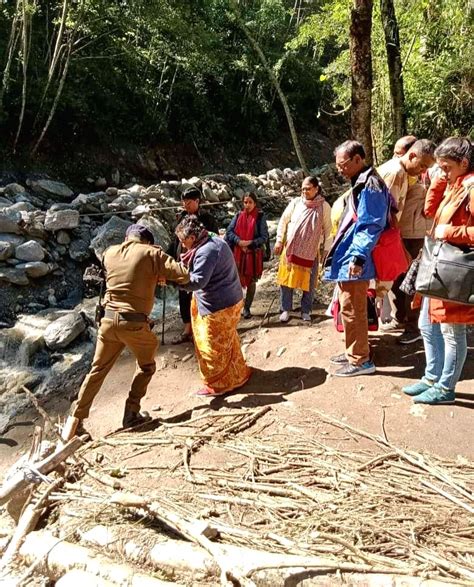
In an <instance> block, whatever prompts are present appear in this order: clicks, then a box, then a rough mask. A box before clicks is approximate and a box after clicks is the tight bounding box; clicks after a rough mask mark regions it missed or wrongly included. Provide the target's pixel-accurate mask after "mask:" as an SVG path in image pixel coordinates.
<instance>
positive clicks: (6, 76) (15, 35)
mask: <svg viewBox="0 0 474 587" xmlns="http://www.w3.org/2000/svg"><path fill="white" fill-rule="evenodd" d="M21 2H22V0H17V2H16V6H15V14H14V15H13V18H12V23H11V28H10V37H9V39H8V46H7V60H6V62H5V67H4V69H3V76H2V87H1V88H0V111H1V110H2V109H3V96H4V95H5V92H6V91H7V89H8V84H9V82H10V69H11V66H12V62H13V56H14V54H15V50H16V46H17V43H18V39H19V36H20V32H21V31H20V22H21Z"/></svg>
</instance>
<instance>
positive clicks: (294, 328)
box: [0, 270, 474, 469]
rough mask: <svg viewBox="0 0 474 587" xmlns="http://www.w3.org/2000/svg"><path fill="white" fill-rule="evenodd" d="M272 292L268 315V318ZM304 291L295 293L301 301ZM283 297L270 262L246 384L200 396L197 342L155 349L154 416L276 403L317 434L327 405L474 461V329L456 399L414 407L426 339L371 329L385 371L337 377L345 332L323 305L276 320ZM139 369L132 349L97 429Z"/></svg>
mask: <svg viewBox="0 0 474 587" xmlns="http://www.w3.org/2000/svg"><path fill="white" fill-rule="evenodd" d="M272 299H273V304H272V306H271V311H270V313H269V316H270V319H269V321H268V320H267V321H265V323H264V324H263V325H262V324H261V322H262V318H263V316H264V315H265V312H266V311H267V309H268V307H269V306H270V304H271V301H272ZM298 303H299V296H298V295H296V296H295V307H296V306H298ZM278 309H279V308H278V299H277V298H276V287H275V285H274V273H273V271H272V270H271V271H270V273H269V274H268V275H267V277H266V279H264V281H263V283H262V284H261V285H260V286H259V289H258V291H257V297H256V300H255V303H254V307H253V309H252V311H253V314H254V317H253V318H252V319H250V320H242V321H241V322H240V325H239V332H240V334H241V337H242V342H243V345H244V350H245V354H246V357H247V359H248V362H249V364H250V365H251V366H252V367H253V369H254V373H253V376H252V378H251V379H250V381H249V383H248V384H247V385H245V386H244V387H243V388H241V389H240V390H239V391H238V392H235V393H231V394H228V395H226V396H225V397H222V398H214V399H211V400H209V399H206V398H199V397H195V396H193V392H194V391H196V390H197V389H199V387H200V386H201V381H200V378H199V372H198V368H197V363H196V360H195V358H194V355H193V346H192V344H183V345H179V346H173V345H170V344H165V346H163V347H161V348H160V349H159V350H158V353H157V372H156V374H155V377H154V379H153V380H152V383H151V384H150V386H149V390H148V393H147V396H146V398H145V399H144V401H143V404H142V407H143V408H144V409H145V410H148V411H149V412H150V414H151V415H152V416H153V417H163V418H167V417H170V416H175V415H183V417H184V415H185V414H187V413H191V411H192V410H196V409H199V408H201V407H203V406H208V407H210V408H211V409H219V408H220V407H226V408H239V407H255V406H264V405H270V406H271V408H272V413H273V416H274V417H276V418H277V419H278V421H279V423H280V424H283V425H284V426H285V427H286V428H287V429H288V430H289V431H292V430H294V431H295V432H296V433H298V434H302V435H304V434H305V433H309V434H311V433H314V430H313V429H312V428H311V425H310V424H311V412H312V411H313V410H320V411H322V412H324V413H326V414H329V415H332V416H335V417H337V418H339V419H344V421H346V422H347V423H350V424H351V425H353V426H355V427H357V428H360V429H364V430H366V431H368V432H371V433H375V434H381V433H382V426H383V427H384V429H385V432H386V434H387V437H388V439H389V440H390V442H392V443H394V444H396V445H398V446H400V447H406V448H411V449H414V450H420V451H427V452H430V453H433V454H436V455H439V456H442V457H451V458H456V456H457V455H463V456H465V457H467V458H469V459H474V443H473V442H472V415H473V412H472V411H471V410H472V408H474V385H473V378H474V361H473V344H472V343H473V340H472V339H473V336H472V332H471V333H470V337H469V338H470V348H469V354H468V358H467V361H466V365H465V368H464V372H463V380H462V381H461V382H460V383H459V386H458V389H457V399H456V403H455V405H451V406H436V407H435V406H425V407H421V406H415V405H414V404H413V402H412V400H411V399H410V398H408V397H406V396H405V395H404V394H403V393H402V392H401V387H403V386H404V385H406V384H408V383H410V382H413V381H415V380H416V379H418V378H419V377H420V376H421V375H422V372H423V368H424V353H423V347H422V344H421V343H416V344H414V345H410V346H408V347H402V346H400V345H398V344H397V343H396V340H395V339H396V337H395V336H394V335H391V334H382V333H374V334H371V342H372V344H373V347H374V350H375V362H376V364H377V373H376V374H375V375H371V376H362V377H355V378H349V379H341V378H337V377H333V376H332V375H331V373H332V372H333V371H334V368H333V366H331V365H330V363H329V358H330V357H331V356H332V355H334V354H338V353H340V352H342V351H343V342H342V337H341V335H340V334H338V333H337V332H336V331H335V329H334V327H333V324H332V321H331V320H330V319H328V318H327V317H325V316H324V309H325V307H324V305H323V304H318V303H315V305H314V312H313V321H312V323H311V325H309V324H306V323H303V322H302V321H301V319H300V317H299V311H295V312H294V314H293V316H292V318H291V321H290V322H289V323H288V324H287V325H282V324H280V323H279V321H278V314H279V312H278ZM178 329H179V322H176V323H175V324H174V327H173V330H170V331H168V332H167V334H166V342H168V341H170V340H171V338H172V337H173V335H174V334H175V333H177V332H178ZM133 371H134V361H133V357H131V356H130V355H128V354H126V353H124V355H123V356H122V357H121V359H120V360H119V362H118V363H117V365H116V367H115V368H114V369H113V370H112V372H111V373H110V374H109V376H108V378H107V380H106V381H105V384H104V386H103V388H102V390H101V392H100V393H99V395H98V397H97V398H96V401H95V403H94V406H93V409H92V412H91V416H90V418H89V420H88V421H87V422H86V424H87V428H88V429H89V430H90V432H91V433H92V435H93V437H97V436H102V435H104V434H107V433H109V432H111V431H113V430H114V429H116V428H118V427H119V426H120V422H121V418H122V413H123V405H124V401H125V397H126V394H127V390H128V385H129V381H130V380H131V377H132V374H133ZM69 399H70V398H61V397H58V398H54V399H52V400H49V401H48V402H47V403H46V404H45V408H46V409H47V410H48V412H49V413H50V414H51V415H52V416H56V415H58V414H59V415H63V414H65V413H66V412H67V409H68V407H69ZM40 421H41V419H40V418H39V417H38V415H37V414H36V413H35V412H34V411H31V412H27V413H25V414H24V415H23V416H22V417H21V418H17V419H16V421H15V422H14V423H13V425H12V426H11V427H10V429H9V430H8V431H7V433H6V434H5V435H4V436H3V437H1V438H0V468H1V469H5V468H6V467H8V466H9V465H10V464H12V463H13V462H14V461H16V460H17V459H18V457H19V456H20V454H21V453H22V452H24V450H25V448H28V447H29V443H30V437H31V435H32V431H33V426H34V424H35V423H39V422H40Z"/></svg>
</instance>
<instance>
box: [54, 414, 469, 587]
mask: <svg viewBox="0 0 474 587" xmlns="http://www.w3.org/2000/svg"><path fill="white" fill-rule="evenodd" d="M269 411H270V408H269V407H266V408H259V409H255V410H232V411H227V412H226V411H223V410H222V411H219V412H215V411H209V412H206V413H202V414H201V415H199V416H197V417H193V418H191V419H190V420H187V421H184V422H176V421H175V422H172V421H168V422H162V423H161V425H160V426H159V427H158V428H156V429H154V430H148V431H142V432H139V431H135V432H133V433H132V432H121V433H116V434H113V435H110V436H109V437H106V438H103V439H100V440H98V441H95V442H94V443H92V445H89V446H88V447H84V448H82V449H80V450H79V451H78V452H77V453H76V464H75V465H74V467H76V470H77V467H78V461H81V462H82V465H81V466H82V471H84V472H86V473H87V475H85V476H83V477H82V478H80V479H78V481H77V482H75V483H65V484H64V485H63V486H62V487H61V488H60V489H54V490H52V491H51V493H50V495H49V499H50V501H51V503H55V504H57V505H60V507H62V508H65V507H71V505H73V506H74V508H75V512H76V513H75V515H76V516H77V518H81V516H82V517H83V523H85V522H84V520H87V519H90V520H91V525H93V523H94V524H97V512H98V511H100V512H101V513H103V511H104V506H105V507H106V508H108V509H107V511H108V512H109V517H108V518H107V516H105V517H104V516H103V515H102V516H101V523H102V524H104V523H105V524H106V525H110V526H111V527H113V526H114V525H115V524H117V519H118V518H117V508H119V509H120V511H122V512H123V511H127V512H137V513H138V514H139V518H138V519H140V520H141V521H142V522H147V521H150V520H158V521H159V522H160V523H162V524H164V525H165V526H166V527H168V528H171V529H172V530H173V531H174V532H175V533H178V534H179V535H181V536H182V537H184V538H186V539H187V540H189V541H191V542H193V543H195V544H197V545H199V546H200V547H201V548H203V549H204V550H205V551H207V553H210V555H211V556H212V557H213V559H214V561H215V562H216V563H217V565H218V567H219V568H220V570H221V578H222V583H223V584H224V583H225V582H226V581H227V580H228V579H232V580H233V581H234V582H236V583H238V584H241V585H252V584H253V583H252V575H254V573H256V572H257V571H261V570H262V569H267V568H280V569H281V568H296V567H298V568H301V567H303V568H309V569H323V570H324V571H326V572H336V571H340V572H364V573H365V572H370V573H389V574H393V575H409V576H419V577H424V578H431V579H438V580H442V581H445V582H454V583H456V584H458V585H459V584H466V585H468V584H472V582H473V581H474V547H473V544H474V518H473V513H474V494H473V488H474V463H471V462H469V461H467V460H466V459H463V458H458V460H457V461H450V460H443V459H440V458H437V457H433V456H426V455H422V454H419V453H416V452H413V451H408V450H404V449H401V448H399V447H396V446H393V445H392V444H391V443H390V442H389V441H388V439H387V438H386V437H382V436H374V435H371V434H368V433H365V432H363V431H360V430H356V429H354V428H352V427H351V426H349V425H348V424H346V423H344V422H341V421H338V420H335V419H333V418H329V417H328V416H326V415H324V414H321V413H319V412H318V413H317V414H315V417H317V418H318V421H319V424H320V425H321V427H322V428H324V429H325V432H324V433H323V434H321V435H314V437H312V438H308V437H304V436H301V437H298V436H295V435H292V436H289V435H288V434H286V435H283V434H271V433H270V431H271V428H270V425H271V424H272V420H271V413H270V414H268V412H269ZM260 419H262V421H260ZM335 430H339V431H340V430H343V431H344V433H343V434H344V437H343V438H342V437H341V436H339V438H338V439H337V442H336V443H332V444H333V445H334V444H335V445H337V446H329V445H328V444H327V441H326V443H325V442H323V440H324V439H325V438H328V436H327V435H328V434H330V433H334V431H335ZM244 432H245V433H244ZM239 433H242V434H239ZM324 434H326V436H325V435H324ZM341 445H342V446H341ZM112 447H113V448H112ZM164 450H168V451H170V450H171V453H170V454H171V455H173V454H175V453H176V451H178V453H179V458H176V457H175V458H174V459H169V458H168V459H167V461H166V460H164V459H163V458H162V452H163V451H164ZM144 453H146V463H145V464H143V458H142V459H141V463H142V464H140V465H135V466H133V465H131V464H129V463H132V459H133V458H136V457H138V456H139V455H143V454H144ZM216 454H219V455H220V456H219V458H218V459H217V462H219V463H222V464H221V465H220V466H218V465H215V464H213V463H215V462H216V461H215V460H213V459H212V458H211V455H214V456H215V455H216ZM168 456H169V455H168ZM138 473H140V474H142V475H143V474H146V475H147V476H148V478H149V480H150V484H152V485H153V487H154V488H156V489H155V490H150V489H147V488H146V487H144V486H143V484H142V483H140V482H139V481H137V480H136V479H135V476H136V475H138ZM117 477H121V478H120V479H117ZM177 480H180V481H179V483H177V482H176V481H177ZM151 481H153V483H151ZM131 493H133V495H131ZM164 495H166V497H163V496H164ZM81 510H82V513H81ZM114 512H115V514H114ZM77 518H76V522H75V524H76V526H80V525H81V522H80V521H77ZM136 519H137V518H135V520H136ZM92 520H93V523H92ZM104 520H105V522H104ZM135 523H136V522H135ZM86 526H87V525H86ZM231 547H237V548H240V549H242V548H244V549H251V550H252V551H253V552H254V553H260V554H262V553H263V552H266V553H268V552H271V553H274V557H273V558H272V559H268V558H265V557H263V558H260V559H259V558H258V557H257V558H253V559H252V560H250V559H251V557H250V556H249V557H248V560H247V561H246V562H243V563H242V561H241V562H240V563H239V566H238V568H237V566H236V564H234V565H233V563H232V561H231V558H232V557H229V551H228V550H227V551H226V548H231ZM244 558H245V557H244Z"/></svg>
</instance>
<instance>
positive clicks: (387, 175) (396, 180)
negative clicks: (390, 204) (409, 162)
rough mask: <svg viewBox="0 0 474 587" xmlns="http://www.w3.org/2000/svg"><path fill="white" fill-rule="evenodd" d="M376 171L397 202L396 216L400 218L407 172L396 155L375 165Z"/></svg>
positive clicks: (406, 186) (405, 193) (406, 187)
mask: <svg viewBox="0 0 474 587" xmlns="http://www.w3.org/2000/svg"><path fill="white" fill-rule="evenodd" d="M377 171H378V173H379V175H380V177H381V178H382V179H383V180H384V182H385V185H386V186H387V187H388V189H389V190H390V193H391V194H392V196H393V199H394V200H395V203H396V204H397V207H398V213H397V218H398V220H400V217H401V215H402V212H403V207H404V206H405V198H406V196H407V191H408V173H407V172H406V171H405V168H404V167H403V165H402V163H401V161H400V159H399V158H397V157H394V158H393V159H390V160H389V161H387V162H386V163H383V164H382V165H380V167H377Z"/></svg>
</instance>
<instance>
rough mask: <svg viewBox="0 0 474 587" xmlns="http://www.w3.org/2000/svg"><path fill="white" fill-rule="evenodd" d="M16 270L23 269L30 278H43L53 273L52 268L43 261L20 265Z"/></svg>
mask: <svg viewBox="0 0 474 587" xmlns="http://www.w3.org/2000/svg"><path fill="white" fill-rule="evenodd" d="M16 269H22V270H23V271H24V272H25V273H26V275H27V276H28V277H33V278H36V277H43V276H44V275H47V274H48V273H49V272H50V271H51V266H50V265H49V264H48V263H43V261H30V262H29V263H20V264H18V265H17V266H16Z"/></svg>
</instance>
